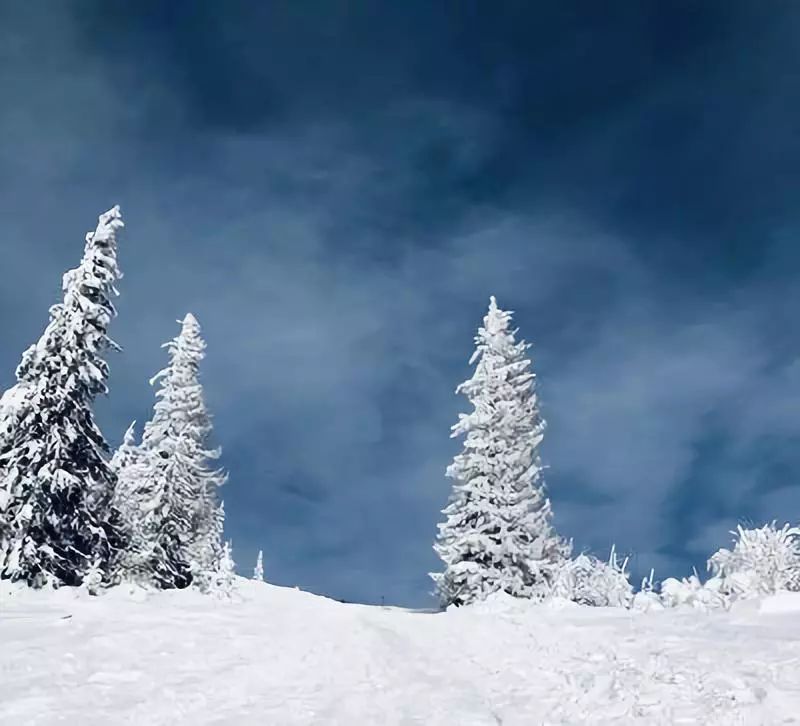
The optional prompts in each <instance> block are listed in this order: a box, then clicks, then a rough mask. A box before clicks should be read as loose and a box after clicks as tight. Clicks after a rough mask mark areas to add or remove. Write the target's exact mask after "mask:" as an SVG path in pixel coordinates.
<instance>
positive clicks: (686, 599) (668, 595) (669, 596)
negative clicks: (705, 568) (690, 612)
mask: <svg viewBox="0 0 800 726" xmlns="http://www.w3.org/2000/svg"><path fill="white" fill-rule="evenodd" d="M661 603H662V604H663V605H664V606H665V607H678V606H680V605H688V606H690V607H693V608H696V609H698V610H716V609H717V608H724V607H726V606H727V604H728V603H727V600H726V598H725V597H724V595H723V594H722V593H721V592H720V590H719V580H718V579H717V578H713V577H712V578H711V579H710V580H708V581H707V582H706V583H705V584H703V583H702V582H700V578H699V577H698V576H697V574H694V575H691V576H689V577H688V578H686V577H684V578H683V579H682V580H676V579H675V578H674V577H668V578H667V579H666V580H664V581H663V582H662V583H661Z"/></svg>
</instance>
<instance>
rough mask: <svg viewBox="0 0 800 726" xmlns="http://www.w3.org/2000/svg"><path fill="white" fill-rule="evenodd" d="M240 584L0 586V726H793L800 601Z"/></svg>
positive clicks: (798, 709) (797, 712)
mask: <svg viewBox="0 0 800 726" xmlns="http://www.w3.org/2000/svg"><path fill="white" fill-rule="evenodd" d="M4 587H5V590H3V589H2V588H4ZM239 587H240V598H239V601H238V602H233V603H226V602H220V601H217V600H214V599H212V598H210V597H204V596H201V595H198V594H196V593H193V592H185V591H184V592H161V593H155V594H150V595H149V596H146V595H145V594H144V593H141V592H138V593H130V592H128V593H126V592H124V591H122V590H118V591H116V592H112V593H110V594H107V595H105V596H103V597H95V598H92V597H90V596H88V595H86V594H85V593H82V592H79V591H75V590H67V589H63V590H59V591H56V592H29V591H19V590H13V591H11V590H10V589H9V587H8V583H0V724H3V726H12V725H13V726H37V725H41V724H80V725H81V726H101V725H102V726H107V725H108V724H115V725H116V724H137V725H143V724H144V725H151V724H152V725H154V726H155V725H159V724H164V725H166V724H169V725H170V726H172V725H175V724H191V725H192V726H202V725H206V724H208V725H210V724H217V725H220V726H221V725H222V724H236V725H238V724H259V725H265V724H277V725H279V726H289V725H291V724H311V723H314V724H348V726H349V725H356V726H362V725H363V726H368V725H370V724H381V725H382V726H383V725H388V724H426V725H436V724H447V725H448V726H478V725H479V724H480V725H483V724H490V725H496V724H505V725H506V726H511V725H512V724H526V725H531V724H615V723H619V724H627V723H642V724H725V725H726V726H734V725H735V724H770V725H772V724H782V723H800V595H789V594H783V595H780V596H778V597H776V598H772V599H768V600H766V601H763V602H760V603H759V602H748V603H743V604H741V605H740V606H738V607H736V608H734V610H733V611H731V612H730V613H710V614H704V613H700V612H697V611H685V610H684V611H664V612H653V613H646V614H639V613H630V612H628V611H624V610H611V609H608V610H607V609H590V608H582V607H578V606H573V605H571V604H569V603H564V602H559V601H557V602H555V603H552V604H550V605H542V606H531V605H528V604H526V603H524V602H520V601H514V600H513V599H512V598H507V597H495V598H494V599H492V600H491V601H489V602H487V603H484V604H482V605H480V606H475V607H472V608H462V609H460V610H456V611H449V612H446V613H425V612H412V611H405V610H401V609H396V608H380V607H368V606H361V605H343V604H340V603H337V602H335V601H331V600H327V599H325V598H321V597H317V596H314V595H310V594H308V593H304V592H300V591H297V590H291V589H286V588H278V587H273V586H270V585H267V584H264V583H258V582H255V581H248V580H241V581H240V582H239Z"/></svg>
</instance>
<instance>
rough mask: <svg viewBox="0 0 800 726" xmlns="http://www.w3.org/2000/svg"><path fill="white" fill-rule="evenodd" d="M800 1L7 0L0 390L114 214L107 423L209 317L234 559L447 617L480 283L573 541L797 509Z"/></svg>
mask: <svg viewBox="0 0 800 726" xmlns="http://www.w3.org/2000/svg"><path fill="white" fill-rule="evenodd" d="M799 33H800V5H798V4H797V3H794V2H790V1H787V2H782V1H780V0H776V1H775V2H772V3H770V4H769V7H768V8H767V7H766V6H765V5H763V4H761V3H756V2H728V1H726V2H722V1H719V2H717V1H716V0H709V1H708V2H689V1H686V2H640V3H599V4H593V3H578V2H576V3H537V2H531V1H521V0H520V1H517V0H505V1H504V2H492V3H488V2H485V3H480V2H472V1H469V0H459V1H455V0H441V2H436V3H433V2H427V1H426V0H418V1H417V0H407V1H406V2H402V3H398V2H378V1H375V2H366V1H365V2H347V3H344V2H304V1H299V2H259V3H256V2H251V1H250V0H241V1H234V0H228V1H227V2H225V3H218V2H210V1H209V2H195V3H189V2H185V3H184V2H172V3H165V2H161V1H160V0H154V1H152V2H144V1H143V2H137V3H126V2H108V1H106V2H102V3H101V2H94V1H90V0H86V1H85V2H76V3H47V2H44V0H41V1H39V2H35V1H34V2H29V3H19V2H13V1H12V0H7V1H6V0H0V98H2V102H0V253H1V254H0V271H2V277H1V279H2V282H0V322H1V323H2V336H0V388H5V387H7V386H9V385H11V383H12V382H13V371H14V368H15V366H16V363H17V361H18V359H19V355H20V353H21V352H22V350H23V349H24V348H25V347H26V346H27V345H28V344H29V343H31V342H32V341H33V340H34V339H36V338H37V337H38V335H39V333H40V332H41V330H42V328H43V327H44V325H45V323H46V320H47V308H48V306H49V305H50V304H52V303H53V302H55V301H56V300H57V299H58V296H59V286H60V277H61V274H62V272H63V271H64V270H65V269H67V268H69V267H72V266H74V265H75V264H76V263H77V261H78V260H79V258H80V255H81V252H82V247H83V235H84V233H85V232H86V230H87V229H89V228H90V227H93V226H94V221H95V219H96V217H97V215H98V213H100V212H102V211H104V210H105V209H107V208H108V207H110V206H111V205H112V204H115V203H119V204H120V205H121V206H122V210H123V214H124V216H125V219H126V224H127V228H126V231H125V235H124V237H123V238H122V240H121V244H120V259H121V265H122V267H123V271H124V273H125V279H124V280H123V282H122V284H121V286H120V289H121V297H120V299H119V305H118V307H119V312H120V315H119V318H118V320H117V321H116V322H115V324H114V329H113V332H114V336H115V338H116V339H117V340H118V341H119V342H120V344H121V345H123V346H124V348H125V352H124V353H123V354H118V355H114V356H113V357H112V360H111V365H112V380H111V395H110V397H109V398H108V399H107V400H105V401H102V402H101V403H100V404H99V416H100V420H101V423H102V425H103V427H104V430H105V432H106V434H107V436H108V438H109V440H111V441H112V442H114V443H116V442H118V441H119V439H120V438H121V435H122V433H123V431H124V429H125V428H126V427H127V424H128V423H129V421H130V420H131V419H134V418H135V419H138V420H140V421H143V420H145V419H146V418H147V417H148V415H149V410H150V407H151V404H152V391H151V390H150V389H149V386H148V384H147V380H148V378H149V377H150V376H151V375H152V374H153V373H154V372H156V371H157V370H158V369H159V368H160V367H161V366H162V364H163V362H164V355H163V351H162V350H161V349H160V344H161V343H162V342H163V341H165V340H167V339H168V338H170V337H172V336H173V335H174V334H175V333H176V332H177V329H178V326H177V325H176V323H175V320H176V319H178V318H180V317H183V315H184V314H185V313H186V312H187V311H192V312H194V313H195V314H196V315H197V317H198V318H199V320H200V322H201V324H202V325H203V328H204V331H205V335H206V337H207V340H208V345H209V354H208V359H207V365H206V367H205V371H204V375H205V378H204V380H205V383H206V388H207V395H208V399H209V404H210V406H211V408H212V410H213V412H214V414H215V422H216V435H217V438H218V440H219V443H220V444H221V445H222V447H223V450H224V465H225V466H226V467H227V468H228V470H229V471H230V482H229V483H228V484H227V485H226V490H225V494H224V498H225V504H226V509H227V513H228V522H227V527H228V534H229V536H230V537H232V538H233V542H234V549H235V555H236V557H237V560H238V561H239V564H240V567H241V568H242V570H243V571H248V570H250V568H251V567H252V565H253V563H254V560H255V554H256V551H257V550H258V549H259V548H263V550H264V559H265V570H266V574H267V577H268V579H270V580H271V581H273V582H276V583H279V584H286V585H299V586H300V587H303V588H307V589H310V590H313V591H316V592H320V593H325V594H330V595H332V596H335V597H338V598H344V599H347V600H358V601H363V602H380V600H381V598H385V600H386V602H392V603H398V604H405V605H427V604H429V603H430V602H431V598H430V596H429V590H430V581H429V580H428V578H427V575H426V573H427V572H428V571H430V570H431V569H432V568H435V567H436V566H437V561H436V559H435V555H434V553H433V551H432V550H431V542H432V539H433V537H434V535H435V531H436V523H437V521H438V519H439V510H440V509H441V508H442V507H443V506H444V505H445V503H446V500H447V496H448V492H449V482H448V481H447V479H446V478H445V477H444V469H445V467H446V466H447V464H448V462H449V460H450V459H451V457H452V456H453V454H455V453H456V452H457V450H458V443H457V442H455V441H451V440H450V438H449V427H450V425H451V424H452V423H453V422H454V421H455V420H456V418H457V414H458V412H459V411H460V410H465V402H464V401H463V400H459V398H458V397H456V396H455V395H454V393H453V391H454V388H455V387H456V385H457V384H458V383H459V382H460V381H461V380H463V379H464V378H465V377H467V376H468V375H469V374H470V369H469V366H468V365H467V361H468V359H469V356H470V354H471V352H472V337H473V335H474V333H475V330H476V328H477V326H478V325H479V323H480V321H481V318H482V316H483V314H484V311H485V308H486V305H487V303H488V297H489V295H490V294H495V295H497V297H498V300H499V302H500V304H501V305H502V306H504V307H506V308H510V309H512V310H514V311H516V322H517V324H518V325H519V327H520V329H521V334H522V335H523V336H524V337H525V338H526V339H528V340H530V341H531V342H532V343H533V344H534V347H533V351H532V352H533V356H534V367H535V370H536V371H537V373H538V376H539V380H540V392H541V398H542V405H543V413H544V415H545V418H546V419H547V420H548V423H549V430H548V434H547V437H546V439H545V442H544V443H543V447H542V456H543V458H544V460H545V462H546V463H547V464H548V465H549V467H550V469H549V471H548V474H547V481H548V486H549V490H550V494H551V497H552V500H553V506H554V511H555V515H556V519H555V523H556V526H557V527H558V528H559V529H560V530H561V532H562V533H563V534H565V535H567V536H569V537H573V538H574V540H575V544H576V547H577V548H579V549H581V548H587V549H591V550H593V551H595V552H596V553H597V554H599V555H601V556H605V555H606V554H607V552H608V548H609V547H610V545H611V544H612V543H613V542H616V544H617V547H618V549H619V550H621V551H623V552H627V553H631V554H632V555H633V560H632V562H633V569H634V573H635V574H636V576H640V575H641V574H644V573H645V572H647V571H649V569H650V567H651V566H653V567H655V568H656V576H657V577H659V576H660V577H667V576H682V575H685V574H688V573H689V572H690V571H691V567H692V566H697V568H698V569H699V570H701V569H702V568H703V567H704V563H705V559H706V557H707V556H708V554H710V553H711V552H712V551H713V550H714V549H716V548H717V547H720V546H724V545H726V544H727V543H728V542H729V540H730V535H729V534H728V530H730V529H731V528H732V527H733V526H734V525H735V524H736V522H737V520H746V521H753V522H762V521H767V520H771V519H773V518H777V519H779V520H781V521H785V520H786V519H792V520H797V519H798V518H800V481H799V480H798V476H797V475H798V470H800V447H798V441H799V440H800V330H798V327H799V326H798V324H797V311H798V310H800V290H798V286H797V281H798V278H799V276H800V253H798V251H797V240H798V222H799V221H800V220H799V219H798V217H799V216H800V214H799V213H798V209H800V206H799V205H798V202H797V195H798V193H800V184H799V183H798V182H799V181H800V130H799V129H800V125H798V118H800V71H799V70H798V69H800V45H799V44H798V43H797V37H798V34H799Z"/></svg>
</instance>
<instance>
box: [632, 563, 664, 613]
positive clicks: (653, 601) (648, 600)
mask: <svg viewBox="0 0 800 726" xmlns="http://www.w3.org/2000/svg"><path fill="white" fill-rule="evenodd" d="M654 574H655V571H654V570H650V576H649V577H643V578H642V585H641V587H640V588H639V592H637V593H636V594H635V595H634V596H633V602H632V603H631V608H632V609H633V610H639V611H641V612H648V611H650V610H663V609H664V605H663V603H662V602H661V598H660V597H659V596H658V593H657V592H656V589H655V584H654V583H653V575H654Z"/></svg>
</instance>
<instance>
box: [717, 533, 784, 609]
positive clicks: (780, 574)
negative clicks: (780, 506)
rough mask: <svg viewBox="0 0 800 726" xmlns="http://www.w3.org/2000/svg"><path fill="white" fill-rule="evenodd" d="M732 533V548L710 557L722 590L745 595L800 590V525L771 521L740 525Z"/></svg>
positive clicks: (741, 597)
mask: <svg viewBox="0 0 800 726" xmlns="http://www.w3.org/2000/svg"><path fill="white" fill-rule="evenodd" d="M731 534H733V535H734V546H733V550H728V549H724V548H723V549H721V550H719V551H718V552H716V553H715V554H714V555H712V556H711V559H709V561H708V569H709V570H710V571H711V572H712V574H713V575H714V578H715V579H717V580H718V581H719V590H720V592H721V593H723V594H724V595H726V596H729V597H733V598H737V599H744V598H750V597H758V596H760V595H771V594H773V593H775V592H777V591H779V590H793V591H800V528H798V527H790V526H789V525H788V524H785V525H784V526H783V527H782V528H781V529H778V528H777V527H776V524H775V522H772V523H771V524H765V525H764V526H763V527H760V528H758V529H744V528H743V527H742V526H741V525H739V526H738V527H737V529H736V531H735V532H731Z"/></svg>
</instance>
